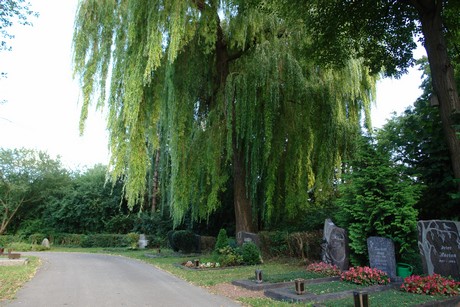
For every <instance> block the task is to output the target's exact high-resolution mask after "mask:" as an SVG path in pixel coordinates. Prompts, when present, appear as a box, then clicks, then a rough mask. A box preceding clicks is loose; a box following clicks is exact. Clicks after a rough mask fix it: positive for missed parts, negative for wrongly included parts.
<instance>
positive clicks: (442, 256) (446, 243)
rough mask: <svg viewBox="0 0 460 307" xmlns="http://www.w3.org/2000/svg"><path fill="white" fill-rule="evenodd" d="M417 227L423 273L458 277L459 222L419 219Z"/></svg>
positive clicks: (459, 261)
mask: <svg viewBox="0 0 460 307" xmlns="http://www.w3.org/2000/svg"><path fill="white" fill-rule="evenodd" d="M417 228H418V247H419V250H420V254H421V256H422V264H423V271H424V273H425V274H428V275H432V274H434V273H437V274H440V275H443V276H452V277H454V278H460V222H455V221H447V220H427V221H419V222H418V223H417Z"/></svg>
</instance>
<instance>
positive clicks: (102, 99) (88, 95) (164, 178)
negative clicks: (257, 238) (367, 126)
mask: <svg viewBox="0 0 460 307" xmlns="http://www.w3.org/2000/svg"><path fill="white" fill-rule="evenodd" d="M244 2H245V1H235V0H233V1H218V0H209V1H204V0H190V1H184V0H168V1H162V0H155V1H151V0H150V1H126V0H117V1H114V0H84V1H81V2H80V6H79V8H78V12H77V16H76V23H75V32H74V67H75V73H76V75H77V76H78V77H79V78H80V81H81V86H82V90H83V106H82V113H81V114H82V115H81V129H83V128H84V120H85V118H86V116H87V113H88V109H89V107H90V106H91V103H92V101H97V104H96V106H97V107H106V108H107V109H108V114H109V116H108V130H109V135H110V140H109V142H110V144H109V145H110V151H111V161H110V166H111V170H112V174H113V176H115V177H120V176H123V177H124V179H125V193H126V196H127V198H128V201H129V203H130V204H135V203H136V202H138V201H140V200H142V198H143V196H144V194H145V192H146V184H145V180H146V179H145V178H146V173H147V171H148V169H149V167H150V166H149V165H150V163H151V161H152V160H154V159H152V157H153V153H154V152H156V151H157V150H159V152H160V159H159V170H160V189H161V196H162V201H163V202H166V203H167V204H168V205H169V208H170V210H171V215H172V217H173V218H174V221H175V223H176V225H177V224H178V223H180V222H181V221H182V220H183V218H184V215H185V213H186V212H191V216H192V218H193V219H195V220H199V219H206V218H208V217H209V216H210V214H212V213H213V212H214V211H215V210H216V209H217V208H218V207H219V206H220V205H221V201H220V195H221V194H222V192H223V191H224V190H225V189H226V188H227V187H228V186H232V188H233V198H234V200H233V202H234V209H235V219H236V231H241V230H245V231H255V230H256V229H257V228H258V227H261V226H262V225H257V222H256V220H262V221H266V223H268V222H269V221H272V222H273V221H276V220H277V219H279V217H280V216H281V215H283V216H291V217H294V216H295V215H296V213H298V212H299V209H301V208H305V207H306V206H309V201H308V199H309V198H310V197H311V195H312V193H313V194H315V195H316V197H320V196H321V195H322V193H324V192H325V191H327V190H328V189H330V188H331V185H332V182H333V180H334V176H335V173H336V172H337V170H338V169H340V163H341V157H342V156H343V155H344V154H345V153H346V152H347V149H348V148H349V144H350V142H351V141H352V140H353V138H354V136H355V135H356V133H357V131H359V127H360V122H361V120H362V119H361V114H362V113H364V114H365V120H366V121H368V119H369V105H370V101H371V99H372V97H373V95H374V85H375V80H374V78H373V77H371V76H370V75H369V73H368V72H367V70H366V69H365V68H364V66H363V65H362V63H361V61H359V60H350V61H349V62H348V63H347V65H345V67H343V68H342V69H340V70H338V69H332V68H327V67H321V66H318V65H317V64H315V63H313V61H311V60H310V56H309V54H308V52H307V51H306V50H311V48H309V47H311V46H309V44H310V43H311V41H310V40H309V38H308V36H307V35H306V34H305V33H306V31H305V28H304V25H303V24H301V23H299V24H297V25H295V26H292V25H288V24H286V23H284V22H283V20H281V19H280V18H279V17H278V16H277V15H276V14H275V12H273V11H271V10H270V9H269V8H267V7H263V6H260V7H256V8H254V7H250V6H246V5H245V4H244ZM107 82H109V83H107ZM363 111H364V112H363ZM157 166H158V165H157ZM229 182H232V184H231V185H229V184H228V183H229Z"/></svg>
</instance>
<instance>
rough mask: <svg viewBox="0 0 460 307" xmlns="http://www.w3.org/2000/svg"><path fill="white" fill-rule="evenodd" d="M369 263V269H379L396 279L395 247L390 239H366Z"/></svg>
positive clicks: (391, 278)
mask: <svg viewBox="0 0 460 307" xmlns="http://www.w3.org/2000/svg"><path fill="white" fill-rule="evenodd" d="M367 250H368V252H369V263H370V267H371V268H375V269H379V270H381V271H383V272H385V273H387V275H388V276H389V277H390V280H394V279H396V258H395V245H394V243H393V241H392V240H391V239H388V238H383V237H369V238H368V239H367Z"/></svg>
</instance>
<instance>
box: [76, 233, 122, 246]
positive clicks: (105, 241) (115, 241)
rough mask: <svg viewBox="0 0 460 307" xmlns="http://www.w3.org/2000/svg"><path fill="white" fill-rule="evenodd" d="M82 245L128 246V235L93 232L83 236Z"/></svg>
mask: <svg viewBox="0 0 460 307" xmlns="http://www.w3.org/2000/svg"><path fill="white" fill-rule="evenodd" d="M82 237H83V240H82V242H81V247H126V246H128V242H127V239H126V235H118V234H92V235H86V236H83V235H82Z"/></svg>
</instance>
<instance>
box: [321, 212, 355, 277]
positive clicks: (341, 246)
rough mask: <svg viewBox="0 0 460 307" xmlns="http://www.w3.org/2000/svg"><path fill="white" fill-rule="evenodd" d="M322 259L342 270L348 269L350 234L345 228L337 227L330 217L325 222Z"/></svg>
mask: <svg viewBox="0 0 460 307" xmlns="http://www.w3.org/2000/svg"><path fill="white" fill-rule="evenodd" d="M321 249H322V252H321V260H322V261H323V262H325V263H329V264H333V265H336V266H337V267H338V268H339V269H340V270H342V271H346V270H348V264H349V250H348V236H347V232H346V230H345V229H343V228H340V227H337V226H336V225H335V224H334V223H333V222H332V221H331V220H330V219H326V221H325V222H324V231H323V243H322V244H321Z"/></svg>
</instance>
